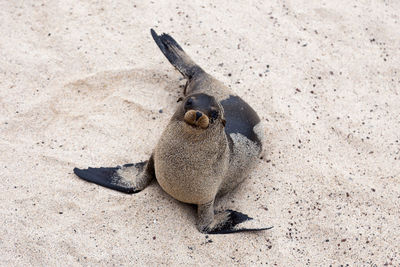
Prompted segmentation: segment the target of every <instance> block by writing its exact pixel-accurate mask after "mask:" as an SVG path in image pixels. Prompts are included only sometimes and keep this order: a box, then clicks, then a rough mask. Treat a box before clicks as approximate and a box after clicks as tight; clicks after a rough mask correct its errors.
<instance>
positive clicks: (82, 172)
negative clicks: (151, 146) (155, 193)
mask: <svg viewBox="0 0 400 267" xmlns="http://www.w3.org/2000/svg"><path fill="white" fill-rule="evenodd" d="M74 173H75V174H76V175H77V176H78V177H79V178H81V179H83V180H85V181H88V182H91V183H95V184H98V185H101V186H104V187H107V188H110V189H113V190H117V191H120V192H123V193H126V194H133V193H138V192H139V191H141V190H143V189H144V188H145V187H146V186H147V185H148V184H149V183H150V182H151V180H152V179H153V178H154V177H155V175H154V163H153V157H151V158H150V159H149V160H148V161H144V162H139V163H135V164H125V165H123V166H117V167H111V168H105V167H100V168H88V169H78V168H74Z"/></svg>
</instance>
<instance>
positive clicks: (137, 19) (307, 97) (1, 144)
mask: <svg viewBox="0 0 400 267" xmlns="http://www.w3.org/2000/svg"><path fill="white" fill-rule="evenodd" d="M110 2H111V1H110ZM158 2H161V1H154V2H149V1H114V2H113V3H108V2H106V1H93V2H83V1H76V0H71V1H2V2H1V3H0V10H1V11H0V25H1V27H0V34H1V35H0V63H1V64H0V88H1V89H0V110H1V112H0V152H1V153H0V170H1V171H0V178H1V179H0V185H1V194H0V203H1V205H0V213H1V214H0V218H1V220H0V222H1V224H0V255H1V256H0V264H1V265H2V266H28V265H34V266H44V265H50V266H55V265H69V266H73V265H85V266H86V265H91V266H99V265H100V266H110V265H136V264H144V265H155V264H157V265H159V264H165V265H183V264H194V265H222V264H223V265H232V264H238V265H239V264H240V265H258V264H261V263H262V264H267V263H268V264H270V265H278V266H287V265H292V266H293V265H297V266H304V265H311V266H316V265H323V266H327V265H329V264H332V265H333V266H338V265H341V264H343V265H346V264H349V265H352V266H354V265H358V266H360V265H364V266H370V265H374V264H376V265H378V266H383V265H384V264H393V265H399V264H400V252H399V251H400V245H399V244H400V115H399V114H400V104H399V103H400V96H399V93H400V68H399V62H400V52H399V47H400V35H399V28H400V19H399V12H398V11H399V10H400V2H398V1H380V0H377V1H354V2H352V3H349V2H348V1H322V2H321V1H284V2H264V1H238V2H236V3H232V2H231V1H226V0H221V1H217V2H216V3H213V2H211V1H191V3H190V4H184V3H182V1H169V2H168V3H167V2H166V1H165V2H162V3H161V4H160V3H158ZM150 28H154V29H155V30H156V31H158V32H159V33H162V32H168V33H170V34H171V35H172V36H173V37H174V38H175V39H177V40H178V41H179V42H180V43H181V45H182V46H183V47H184V49H185V50H186V51H187V52H188V54H190V55H191V57H192V58H193V59H194V60H195V61H196V62H197V63H198V64H199V65H201V66H202V67H203V68H204V69H205V70H207V71H208V72H209V73H211V74H212V75H214V76H215V77H217V78H218V79H220V80H221V81H223V82H224V83H225V84H227V85H229V86H230V87H232V89H233V90H234V91H235V92H236V93H237V94H238V95H240V96H241V97H242V98H243V99H245V100H246V101H247V102H248V103H250V104H251V105H252V106H253V107H254V109H255V110H256V111H257V112H258V114H259V115H260V117H261V118H262V120H263V121H264V123H265V125H266V128H265V135H266V142H265V145H264V147H265V151H264V153H265V155H264V157H263V159H260V160H259V164H258V165H257V167H256V168H255V169H254V172H253V173H252V174H251V175H250V177H249V179H248V180H246V182H245V183H244V184H242V185H241V186H240V187H239V188H238V189H237V190H236V191H234V192H232V193H231V194H229V195H227V196H226V197H225V198H224V199H222V200H221V201H219V202H218V209H227V208H230V209H234V210H238V211H241V212H244V213H246V214H248V215H250V216H252V217H255V218H257V219H258V220H259V221H260V222H262V223H263V224H264V225H265V226H274V228H273V229H272V230H270V231H266V232H262V233H240V234H235V235H208V236H207V235H203V234H201V233H199V232H198V231H197V230H196V227H195V220H196V218H195V215H196V212H195V209H194V208H193V207H191V206H189V205H186V204H182V203H179V202H178V201H176V200H174V199H172V198H171V197H169V196H168V195H167V194H166V193H164V192H163V191H162V189H160V187H159V186H158V184H157V183H153V184H151V185H150V186H149V187H148V188H146V189H145V190H144V191H143V192H141V193H139V194H135V195H125V194H121V193H118V192H114V191H112V190H108V189H105V188H101V187H99V186H96V185H94V184H89V183H86V182H84V181H82V180H80V179H78V178H77V177H76V176H75V175H74V174H73V173H72V169H73V168H74V167H75V166H77V167H81V168H83V167H87V166H115V165H119V164H124V163H129V162H138V161H141V160H145V159H147V158H148V157H149V155H150V154H151V152H152V149H153V148H154V146H155V144H156V142H157V140H158V138H159V137H160V135H161V133H162V130H163V128H164V127H165V125H166V124H167V122H168V120H169V118H170V116H171V115H172V113H173V112H174V109H175V107H176V105H177V104H176V100H177V98H178V97H179V96H180V95H181V93H182V85H183V84H184V82H185V81H184V80H182V78H181V76H180V74H179V73H178V72H176V71H175V70H174V69H173V67H172V66H171V65H170V64H169V63H168V62H167V60H166V59H165V58H164V56H163V55H162V54H161V52H160V51H159V49H158V48H157V46H156V45H155V44H154V42H153V40H152V39H151V36H150V33H149V31H150Z"/></svg>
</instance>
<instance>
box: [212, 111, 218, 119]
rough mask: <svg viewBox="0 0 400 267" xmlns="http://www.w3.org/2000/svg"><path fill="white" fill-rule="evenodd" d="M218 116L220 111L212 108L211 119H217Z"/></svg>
mask: <svg viewBox="0 0 400 267" xmlns="http://www.w3.org/2000/svg"><path fill="white" fill-rule="evenodd" d="M217 118H218V111H216V110H212V111H211V119H213V120H216V119H217Z"/></svg>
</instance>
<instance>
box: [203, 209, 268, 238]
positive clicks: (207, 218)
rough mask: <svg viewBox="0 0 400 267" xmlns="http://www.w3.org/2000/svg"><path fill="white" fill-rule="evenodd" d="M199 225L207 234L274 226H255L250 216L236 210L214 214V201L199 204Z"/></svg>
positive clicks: (255, 229)
mask: <svg viewBox="0 0 400 267" xmlns="http://www.w3.org/2000/svg"><path fill="white" fill-rule="evenodd" d="M197 212H198V222H197V227H198V229H199V231H200V232H202V233H206V234H232V233H239V232H257V231H263V230H269V229H271V228H273V227H254V226H253V224H252V223H251V222H250V221H252V220H253V218H250V217H249V216H247V215H246V214H243V213H241V212H238V211H234V210H225V211H221V212H218V213H216V214H214V201H213V202H211V203H208V204H204V205H199V206H198V210H197Z"/></svg>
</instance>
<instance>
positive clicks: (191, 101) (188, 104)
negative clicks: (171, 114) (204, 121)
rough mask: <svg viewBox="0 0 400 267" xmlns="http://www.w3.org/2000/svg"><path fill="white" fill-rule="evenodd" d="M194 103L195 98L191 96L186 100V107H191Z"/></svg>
mask: <svg viewBox="0 0 400 267" xmlns="http://www.w3.org/2000/svg"><path fill="white" fill-rule="evenodd" d="M192 104H193V99H191V98H189V99H188V100H186V103H185V108H190V107H191V106H192Z"/></svg>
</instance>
